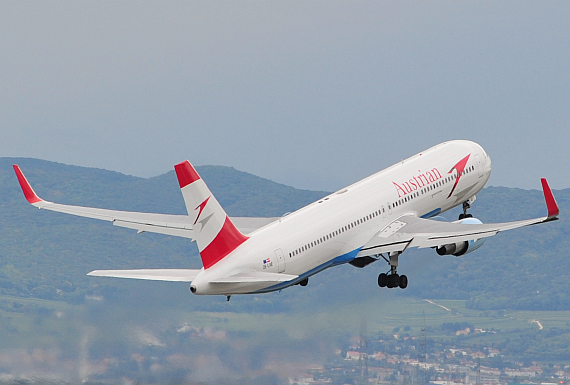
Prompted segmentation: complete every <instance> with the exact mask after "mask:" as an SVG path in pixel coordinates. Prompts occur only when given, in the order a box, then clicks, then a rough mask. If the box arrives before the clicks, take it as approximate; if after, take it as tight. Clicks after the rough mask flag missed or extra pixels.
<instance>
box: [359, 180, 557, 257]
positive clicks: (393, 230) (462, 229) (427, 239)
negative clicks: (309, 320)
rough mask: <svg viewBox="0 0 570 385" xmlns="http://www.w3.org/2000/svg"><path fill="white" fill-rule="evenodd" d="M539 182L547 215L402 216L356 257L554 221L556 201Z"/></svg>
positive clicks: (430, 245) (374, 238)
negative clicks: (479, 219)
mask: <svg viewBox="0 0 570 385" xmlns="http://www.w3.org/2000/svg"><path fill="white" fill-rule="evenodd" d="M541 182H542V189H543V192H544V198H545V200H546V207H547V209H548V215H547V216H545V217H541V218H534V219H527V220H522V221H516V222H506V223H488V224H462V223H460V222H459V221H458V222H440V221H435V220H432V219H423V218H418V217H417V216H414V215H404V216H401V217H400V218H398V219H396V220H394V221H393V222H391V223H390V224H389V225H388V226H386V227H385V228H383V229H382V230H380V231H379V232H378V233H376V234H375V235H374V237H373V238H372V239H371V240H370V241H369V242H368V243H366V244H365V245H364V246H363V247H362V249H361V250H360V252H359V253H358V254H357V258H358V257H365V256H373V255H378V254H381V253H389V252H402V251H404V250H405V249H407V248H408V247H417V248H420V249H421V248H425V247H439V246H443V245H447V244H451V243H457V242H464V241H470V240H477V239H481V238H486V237H491V236H493V235H495V234H497V233H499V232H501V231H505V230H511V229H516V228H518V227H523V226H529V225H535V224H538V223H544V222H550V221H553V220H556V219H558V215H559V213H560V210H559V208H558V204H557V203H556V200H555V199H554V196H553V194H552V191H551V189H550V187H549V186H548V183H547V182H546V179H544V178H543V179H542V180H541Z"/></svg>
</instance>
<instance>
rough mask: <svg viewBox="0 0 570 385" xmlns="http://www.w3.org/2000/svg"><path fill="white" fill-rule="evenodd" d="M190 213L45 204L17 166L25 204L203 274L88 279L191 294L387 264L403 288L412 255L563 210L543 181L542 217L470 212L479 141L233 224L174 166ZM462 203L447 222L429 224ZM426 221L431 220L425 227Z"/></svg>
mask: <svg viewBox="0 0 570 385" xmlns="http://www.w3.org/2000/svg"><path fill="white" fill-rule="evenodd" d="M174 169H175V171H176V175H177V178H178V182H179V185H180V189H181V191H182V196H183V198H184V202H185V205H186V209H187V212H188V215H167V214H151V213H139V212H127V211H117V210H106V209H100V208H91V207H81V206H71V205H64V204H58V203H53V202H48V201H45V200H43V199H41V198H40V197H39V196H38V195H37V194H36V193H35V192H34V190H33V189H32V187H31V185H30V183H29V182H28V181H27V179H26V177H25V176H24V174H23V173H22V171H21V170H20V168H19V167H18V166H17V165H14V170H15V172H16V175H17V178H18V181H19V183H20V186H21V188H22V191H23V193H24V196H25V197H26V199H27V200H28V202H29V203H31V204H32V205H33V206H35V207H37V208H40V209H46V210H52V211H58V212H62V213H67V214H73V215H78V216H83V217H88V218H95V219H100V220H106V221H110V222H112V223H113V225H115V226H120V227H126V228H130V229H134V230H137V231H138V233H141V232H154V233H161V234H167V235H171V236H178V237H185V238H190V239H192V241H195V242H196V244H197V246H198V250H199V252H200V257H201V259H202V264H203V267H202V268H201V269H136V270H95V271H92V272H90V273H88V275H90V276H99V277H117V278H134V279H146V280H161V281H178V282H180V281H182V282H190V291H191V292H192V293H194V294H196V295H224V296H226V297H227V300H228V301H229V299H230V297H231V295H233V294H251V293H266V292H272V291H277V290H282V289H284V288H287V287H290V286H293V285H301V286H306V285H307V284H308V282H309V277H310V276H312V275H314V274H317V273H319V272H321V271H323V270H325V269H327V268H330V267H333V266H337V265H341V264H345V263H349V264H351V265H353V266H355V267H358V268H362V267H364V266H367V265H369V264H371V263H373V262H376V261H378V260H381V259H383V260H384V261H386V262H387V264H388V265H389V270H388V271H386V272H382V273H381V274H380V275H379V276H378V285H379V286H380V287H387V288H396V287H400V288H402V289H404V288H406V287H407V286H408V279H407V277H406V275H399V274H398V271H397V268H398V260H399V256H400V255H401V254H402V253H403V252H404V251H406V250H407V249H408V248H433V249H435V251H436V252H437V254H439V255H454V256H462V255H465V254H468V253H471V252H473V251H475V250H477V249H478V248H480V247H481V246H482V245H483V243H484V242H485V240H486V239H487V238H488V237H491V236H493V235H496V234H497V233H499V232H501V231H505V230H511V229H515V228H518V227H522V226H528V225H534V224H539V223H545V222H550V221H554V220H556V219H558V216H559V208H558V204H557V203H556V200H555V198H554V196H553V194H552V191H551V189H550V187H549V185H548V182H547V181H546V179H544V178H542V179H541V183H542V189H543V192H544V198H545V201H546V207H547V216H545V217H541V218H534V219H528V220H522V221H516V222H506V223H494V224H483V223H482V222H481V221H480V220H478V219H477V218H474V217H473V216H472V215H471V214H469V213H467V210H468V209H469V208H471V204H472V203H473V202H474V201H475V199H476V194H477V193H478V192H479V191H480V190H481V189H482V188H483V186H485V184H486V183H487V181H488V179H489V176H490V174H491V158H490V157H489V155H487V153H486V152H485V150H484V149H483V148H482V147H481V146H480V145H479V144H477V143H475V142H472V141H467V140H453V141H448V142H444V143H441V144H438V145H436V146H434V147H431V148H429V149H427V150H425V151H423V152H420V153H418V154H416V155H414V156H412V157H410V158H408V159H405V160H402V161H401V162H398V163H396V164H395V165H393V166H391V167H389V168H387V169H384V170H382V171H380V172H378V173H376V174H374V175H371V176H369V177H367V178H365V179H362V180H360V181H358V182H356V183H354V184H352V185H350V186H348V187H345V188H343V189H340V190H338V191H336V192H334V193H332V194H330V195H328V196H326V197H324V198H322V199H319V200H318V201H316V202H314V203H312V204H309V205H308V206H305V207H303V208H301V209H299V210H297V211H295V212H293V213H290V214H286V215H285V216H283V217H279V218H248V217H232V218H230V217H229V216H228V215H227V214H226V212H225V211H224V209H223V208H222V207H221V205H220V204H219V203H218V201H217V200H216V198H215V197H214V195H213V194H212V193H211V192H210V190H209V189H208V187H207V186H206V183H205V182H204V181H203V180H202V178H200V176H199V175H198V173H197V172H196V170H195V169H194V167H193V166H192V165H191V164H190V162H188V161H184V162H182V163H179V164H177V165H175V166H174ZM458 205H462V208H463V213H462V214H460V216H459V219H458V220H457V221H453V222H442V221H440V220H437V218H433V217H436V216H438V215H439V214H440V213H442V212H444V211H447V210H449V209H451V208H453V207H456V206H458ZM430 218H431V219H430Z"/></svg>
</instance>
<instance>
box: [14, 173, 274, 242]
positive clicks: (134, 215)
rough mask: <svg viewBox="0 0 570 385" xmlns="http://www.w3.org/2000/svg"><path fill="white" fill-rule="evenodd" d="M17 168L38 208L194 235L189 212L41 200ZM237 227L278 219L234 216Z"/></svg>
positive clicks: (26, 192) (254, 226)
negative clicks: (166, 212)
mask: <svg viewBox="0 0 570 385" xmlns="http://www.w3.org/2000/svg"><path fill="white" fill-rule="evenodd" d="M14 171H15V172H16V176H17V177H18V182H20V187H22V191H23V192H24V196H25V197H26V199H27V200H28V202H29V203H31V204H32V205H33V206H35V207H37V208H39V209H45V210H51V211H57V212H60V213H66V214H72V215H77V216H80V217H86V218H94V219H100V220H104V221H109V222H112V223H113V225H115V226H120V227H126V228H129V229H134V230H137V231H138V232H139V233H141V232H145V231H147V232H152V233H160V234H166V235H172V236H176V237H184V238H191V239H192V238H193V231H192V227H193V224H192V222H191V221H190V218H189V217H188V215H172V214H154V213H141V212H131V211H120V210H107V209H100V208H94V207H82V206H72V205H64V204H59V203H53V202H49V201H45V200H43V199H41V198H40V197H39V196H38V195H37V194H36V193H35V191H34V190H33V189H32V186H31V185H30V183H29V182H28V180H27V179H26V177H25V176H24V174H23V173H22V171H21V170H20V167H18V165H14ZM231 219H232V221H233V222H234V224H235V226H236V227H237V228H238V229H239V230H240V231H242V232H243V233H245V234H248V233H251V232H252V231H255V230H257V229H258V228H261V227H263V226H265V225H267V224H269V223H271V222H273V221H275V220H276V219H277V218H249V217H233V218H231Z"/></svg>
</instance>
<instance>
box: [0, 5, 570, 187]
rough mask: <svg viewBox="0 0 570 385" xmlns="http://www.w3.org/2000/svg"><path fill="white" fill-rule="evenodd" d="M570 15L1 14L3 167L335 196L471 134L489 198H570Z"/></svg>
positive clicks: (176, 9)
mask: <svg viewBox="0 0 570 385" xmlns="http://www.w3.org/2000/svg"><path fill="white" fill-rule="evenodd" d="M568 20H570V3H569V2H567V1H541V2H537V1H534V2H531V1H503V2H494V1H477V2H473V1H382V2H380V1H370V2H365V1H364V2H363V1H310V2H307V1H270V2H269V1H259V2H254V1H240V2H237V1H234V2H228V1H185V2H182V1H172V2H162V1H156V2H148V1H137V2H113V1H97V2H94V1H90V2H87V1H84V2H77V1H64V2H62V1H51V2H37V1H18V2H9V1H4V2H0V57H1V58H2V59H1V60H0V156H10V157H33V158H40V159H46V160H50V161H56V162H62V163H66V164H73V165H79V166H87V167H97V168H103V169H108V170H114V171H119V172H122V173H125V174H130V175H136V176H142V177H150V176H155V175H159V174H163V173H165V172H167V171H170V170H172V167H173V165H174V164H176V163H179V162H181V161H183V160H185V159H189V160H190V161H191V162H192V163H193V164H195V165H206V164H215V165H225V166H232V167H235V168H236V169H238V170H242V171H246V172H249V173H252V174H255V175H259V176H261V177H265V178H268V179H271V180H274V181H276V182H280V183H284V184H288V185H292V186H294V187H297V188H306V189H313V190H328V191H332V190H335V189H339V188H342V187H343V186H345V185H348V184H350V183H353V182H355V181H357V180H359V179H361V178H363V177H366V176H368V175H370V174H372V173H374V172H377V171H379V170H381V169H383V168H385V167H388V166H390V165H391V164H393V163H396V162H398V161H400V160H401V159H404V158H407V157H408V156H411V155H413V154H415V153H417V152H420V151H422V150H424V149H426V148H428V147H431V146H432V145H435V144H437V143H440V142H443V141H446V140H451V139H469V140H473V141H476V142H478V143H479V144H481V145H482V146H483V147H484V148H485V150H486V151H487V153H488V154H489V155H490V156H491V159H492V161H493V175H492V177H491V179H490V181H489V184H490V185H495V186H509V187H519V188H525V189H539V188H540V183H539V178H540V177H548V178H549V182H550V184H551V186H552V187H553V188H555V189H561V188H568V187H570V173H568V172H567V170H568V165H569V164H570V151H568V144H569V143H570V130H569V129H568V128H569V127H570V124H569V123H570V23H569V22H568ZM206 182H207V181H206Z"/></svg>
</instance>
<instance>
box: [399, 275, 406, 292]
mask: <svg viewBox="0 0 570 385" xmlns="http://www.w3.org/2000/svg"><path fill="white" fill-rule="evenodd" d="M399 283H400V284H399V286H400V289H405V288H406V287H408V277H406V276H405V275H400V282H399Z"/></svg>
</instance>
